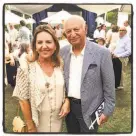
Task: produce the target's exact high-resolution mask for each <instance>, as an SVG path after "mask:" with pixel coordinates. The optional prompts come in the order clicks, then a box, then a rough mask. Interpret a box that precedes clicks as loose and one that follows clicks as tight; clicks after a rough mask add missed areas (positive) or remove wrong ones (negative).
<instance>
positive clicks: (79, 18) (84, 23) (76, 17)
mask: <svg viewBox="0 0 136 136" xmlns="http://www.w3.org/2000/svg"><path fill="white" fill-rule="evenodd" d="M73 19H78V20H79V21H80V22H81V23H82V26H83V28H85V26H86V21H85V20H84V18H83V17H81V16H78V15H71V16H70V17H69V18H68V19H67V20H66V21H65V23H64V30H65V25H66V23H67V22H68V21H69V20H73Z"/></svg>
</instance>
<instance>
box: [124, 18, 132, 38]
mask: <svg viewBox="0 0 136 136" xmlns="http://www.w3.org/2000/svg"><path fill="white" fill-rule="evenodd" d="M124 26H125V27H126V30H127V35H128V36H129V37H130V38H131V27H130V25H129V22H128V20H126V21H125V22H124Z"/></svg>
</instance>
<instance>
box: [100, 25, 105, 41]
mask: <svg viewBox="0 0 136 136" xmlns="http://www.w3.org/2000/svg"><path fill="white" fill-rule="evenodd" d="M100 37H101V38H103V39H104V40H105V39H106V25H105V24H102V25H101V31H100Z"/></svg>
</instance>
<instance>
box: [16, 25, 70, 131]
mask: <svg viewBox="0 0 136 136" xmlns="http://www.w3.org/2000/svg"><path fill="white" fill-rule="evenodd" d="M32 50H33V58H32V59H31V62H30V59H28V60H29V64H28V65H27V66H26V67H23V69H21V68H20V69H18V73H17V85H16V87H15V90H14V92H13V96H16V97H18V98H19V100H20V101H19V103H20V105H21V109H22V112H23V115H24V119H25V121H26V124H27V126H28V132H61V129H62V119H63V117H64V116H66V115H67V114H68V113H69V110H70V108H69V100H68V98H65V91H64V79H63V74H62V62H61V61H60V58H59V55H58V53H59V43H58V41H57V38H56V36H55V34H54V31H53V30H52V29H51V28H50V27H48V26H46V25H40V26H38V27H37V28H36V30H35V33H34V39H33V42H32Z"/></svg>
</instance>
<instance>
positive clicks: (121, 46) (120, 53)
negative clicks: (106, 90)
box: [112, 26, 131, 89]
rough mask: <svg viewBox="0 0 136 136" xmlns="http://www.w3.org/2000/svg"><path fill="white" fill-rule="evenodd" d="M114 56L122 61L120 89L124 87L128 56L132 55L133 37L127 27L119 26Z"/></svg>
mask: <svg viewBox="0 0 136 136" xmlns="http://www.w3.org/2000/svg"><path fill="white" fill-rule="evenodd" d="M112 55H113V58H118V59H119V60H120V61H121V62H122V72H121V83H120V86H119V87H118V89H123V88H124V83H123V79H124V74H125V72H126V66H127V64H128V60H129V59H128V57H129V56H130V55H131V39H130V37H129V36H128V35H127V30H126V27H124V26H123V27H120V28H119V40H118V42H117V46H116V48H115V50H114V51H113V52H112Z"/></svg>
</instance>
